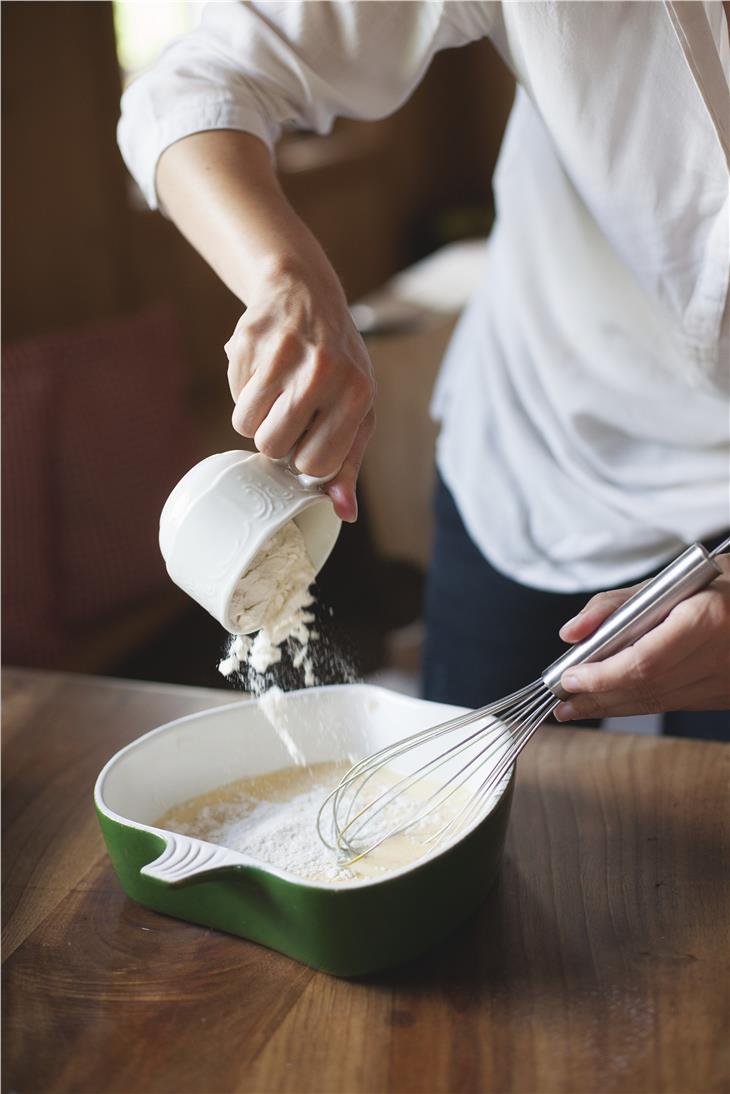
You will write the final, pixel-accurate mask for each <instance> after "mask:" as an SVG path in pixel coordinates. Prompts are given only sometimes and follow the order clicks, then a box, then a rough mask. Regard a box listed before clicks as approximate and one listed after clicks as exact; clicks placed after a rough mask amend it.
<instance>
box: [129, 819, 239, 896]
mask: <svg viewBox="0 0 730 1094" xmlns="http://www.w3.org/2000/svg"><path fill="white" fill-rule="evenodd" d="M157 835H159V836H162V838H163V839H164V840H165V849H164V851H163V852H162V854H161V855H159V856H158V857H157V858H156V859H154V861H153V862H148V863H147V865H146V866H143V867H142V868H141V870H140V874H142V875H143V876H144V877H151V878H154V879H155V881H163V882H165V883H166V884H167V885H184V884H186V883H187V882H188V881H192V880H197V879H199V878H202V877H205V876H206V875H208V874H213V873H217V872H218V871H219V870H226V869H230V868H231V867H232V866H248V865H252V864H251V863H250V861H249V860H248V859H246V858H245V857H244V856H243V855H241V854H239V853H238V852H237V851H229V850H228V849H227V848H226V847H218V846H216V844H214V843H205V842H204V841H203V840H199V839H193V837H192V836H182V835H180V834H179V833H177V832H161V831H157Z"/></svg>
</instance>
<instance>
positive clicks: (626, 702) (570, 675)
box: [555, 555, 730, 722]
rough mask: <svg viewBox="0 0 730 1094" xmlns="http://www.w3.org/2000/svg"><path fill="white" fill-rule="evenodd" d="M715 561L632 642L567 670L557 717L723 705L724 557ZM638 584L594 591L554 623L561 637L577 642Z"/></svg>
mask: <svg viewBox="0 0 730 1094" xmlns="http://www.w3.org/2000/svg"><path fill="white" fill-rule="evenodd" d="M716 561H717V564H718V566H719V567H720V569H721V570H722V574H721V576H720V577H718V578H716V579H715V580H714V581H713V583H712V584H711V585H710V586H709V587H708V588H706V589H703V590H702V591H701V592H699V593H695V594H694V596H691V597H689V599H688V600H684V601H682V603H681V604H678V605H677V606H676V607H675V608H673V609H672V611H671V612H670V613H669V615H668V616H667V618H666V619H665V620H664V622H663V623H660V624H659V626H658V627H654V629H653V630H651V631H649V632H648V634H645V635H644V636H643V637H642V638H639V639H638V641H637V642H635V643H634V644H633V646H629V647H628V649H625V650H622V651H621V652H620V653H616V654H614V655H613V656H612V657H607V658H606V660H605V661H596V662H595V663H593V664H590V665H578V666H576V668H573V669H567V670H566V672H565V673H564V674H563V676H562V679H561V683H562V685H563V687H564V688H565V690H566V691H569V692H570V693H571V696H572V697H571V699H570V701H569V702H563V703H560V704H559V706H558V707H557V709H556V711H555V717H556V718H557V720H558V721H559V722H569V721H572V720H574V719H575V720H580V719H582V718H608V717H622V716H625V715H629V714H660V713H663V712H664V711H668V710H725V709H729V708H730V556H728V555H719V556H718V557H717V559H716ZM639 588H640V586H639V585H635V586H633V587H632V588H630V589H615V590H614V591H613V592H607V593H599V594H598V595H597V596H594V597H593V598H592V599H591V600H589V601H588V603H587V604H586V606H585V608H583V610H582V611H581V612H579V614H578V615H576V616H575V617H574V618H573V619H571V620H569V621H568V622H567V623H566V624H565V625H564V626H563V627H562V628H561V631H560V637H561V638H562V639H563V640H564V641H566V642H570V643H575V642H582V641H583V639H584V638H587V637H588V636H589V635H590V634H592V633H593V632H594V631H595V630H596V628H597V627H598V626H599V625H600V624H601V623H602V622H603V620H604V619H606V617H607V616H609V615H610V614H611V612H613V611H615V609H616V608H618V607H619V606H620V605H621V604H623V603H624V601H625V600H628V598H629V597H630V596H631V595H632V594H633V593H635V592H636V590H637V589H639Z"/></svg>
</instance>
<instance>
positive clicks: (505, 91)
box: [0, 0, 513, 687]
mask: <svg viewBox="0 0 730 1094" xmlns="http://www.w3.org/2000/svg"><path fill="white" fill-rule="evenodd" d="M201 8H202V5H200V4H197V3H185V2H166V3H155V2H147V0H143V2H134V0H131V2H123V3H111V2H106V0H101V2H97V3H85V2H78V3H76V2H64V3H57V2H47V3H46V2H35V0H32V2H24V0H16V2H14V3H6V4H3V5H2V8H1V9H0V13H1V17H2V152H3V164H4V171H3V184H2V185H3V194H2V196H3V202H2V248H3V254H2V257H3V273H4V276H3V286H2V304H3V332H2V334H3V366H2V370H3V400H2V456H3V459H2V518H3V532H4V535H3V544H2V583H3V615H2V627H3V660H4V662H5V663H12V664H16V665H30V666H39V667H44V668H60V669H70V670H74V671H80V672H89V673H107V674H112V675H120V676H131V677H137V678H147V679H159V680H169V681H172V682H182V683H188V684H207V685H212V686H221V687H225V686H228V685H226V683H225V681H224V680H223V679H222V678H221V677H220V676H219V675H218V674H217V672H216V669H215V666H216V662H217V660H218V656H219V654H220V652H221V649H222V647H223V644H224V637H225V636H224V635H223V634H222V632H221V631H220V628H219V627H218V626H217V624H215V623H214V622H213V620H212V619H210V618H209V617H208V616H207V615H206V613H205V612H203V611H202V609H199V608H197V606H196V605H194V604H193V603H192V602H191V601H189V600H188V599H187V598H186V597H185V596H184V595H183V594H182V593H180V592H179V591H178V590H177V589H176V588H175V587H174V586H173V585H172V584H171V582H170V580H169V578H168V577H167V575H166V572H165V569H164V566H163V563H162V560H161V557H160V554H159V550H158V547H157V521H158V517H159V512H160V509H161V507H162V504H163V502H164V500H165V498H166V496H167V494H168V493H169V491H170V489H171V488H172V486H173V485H174V484H175V482H176V481H177V479H178V478H179V477H180V476H181V475H182V474H183V473H184V472H185V471H186V470H187V469H188V467H189V466H191V465H192V464H193V463H194V462H195V461H197V460H198V459H201V458H202V457H203V456H206V455H209V454H210V453H213V452H218V451H224V450H226V449H229V448H239V447H242V446H243V445H242V439H241V438H240V437H239V436H238V435H237V434H236V433H234V431H233V430H232V428H231V425H230V412H231V409H232V407H231V405H230V397H229V394H228V388H227V384H226V375H225V372H226V359H225V354H224V352H223V344H224V343H225V341H226V340H227V339H228V337H229V336H230V334H231V332H232V330H233V327H234V325H235V323H236V321H237V319H238V317H239V315H240V312H241V306H240V304H239V302H238V301H237V300H236V299H235V298H234V297H233V296H232V295H231V294H230V293H229V292H228V290H227V289H226V288H225V287H224V286H223V285H222V284H221V283H220V282H219V281H218V280H217V279H216V277H215V275H214V274H213V273H212V272H211V271H210V270H209V269H208V267H207V266H206V265H205V263H204V262H203V261H202V259H200V258H199V257H198V256H197V255H196V254H195V252H194V251H193V250H192V249H191V248H190V247H189V245H188V244H187V243H186V242H185V241H184V240H183V239H182V237H181V236H179V234H178V233H177V231H176V229H175V228H174V227H173V226H172V225H171V224H170V223H169V222H168V221H166V220H165V219H164V217H163V216H161V215H160V214H159V213H152V212H150V211H149V210H148V209H147V208H146V207H145V205H144V203H143V201H142V198H141V195H140V194H139V192H138V190H137V189H136V187H135V185H134V183H133V182H132V180H131V179H130V178H129V176H128V175H127V173H126V171H125V168H124V165H123V163H122V160H121V158H120V155H119V152H118V150H117V146H116V139H115V128H116V123H117V119H118V115H119V99H120V95H121V92H122V88H123V86H124V85H125V84H126V83H127V82H128V81H130V80H132V79H134V78H135V76H136V75H137V74H138V73H139V72H140V71H141V70H142V69H143V68H144V67H146V66H147V65H148V64H150V63H151V62H152V61H153V60H154V58H155V56H156V55H157V53H158V52H159V50H160V48H162V46H163V45H164V44H165V42H166V41H168V40H169V39H170V38H172V37H174V36H175V35H177V34H180V33H184V32H185V31H186V30H187V29H189V28H190V27H192V26H193V25H194V24H195V23H196V21H197V20H198V19H199V17H200V10H201ZM512 94H513V86H512V79H511V76H510V75H509V74H508V72H507V70H506V69H505V68H504V66H503V65H502V63H501V62H500V60H499V58H498V57H497V55H496V54H495V53H494V51H493V50H492V48H491V46H490V45H489V44H488V43H487V42H481V43H475V44H474V45H471V46H469V47H467V48H462V49H459V50H458V51H446V52H444V53H442V54H440V55H439V56H437V57H436V59H435V60H434V63H433V65H432V66H431V69H430V71H429V72H428V74H427V76H426V78H425V80H424V81H423V83H422V84H421V86H420V87H419V89H418V90H417V92H416V93H415V95H414V96H413V97H412V99H411V100H410V101H409V102H408V103H407V104H406V105H405V106H404V107H403V108H402V109H401V110H400V111H399V112H398V113H396V114H395V115H393V116H392V117H390V118H388V119H386V120H384V121H379V122H375V123H355V122H350V121H341V122H339V123H338V124H337V125H336V127H335V129H334V131H333V132H332V133H331V134H330V135H329V136H326V137H319V136H316V135H312V134H306V133H297V134H294V133H292V134H287V135H286V136H285V137H284V139H283V140H282V142H281V144H280V146H279V149H278V166H279V172H280V175H281V179H282V183H283V186H284V189H285V191H286V193H287V195H288V196H289V198H290V200H291V202H292V203H293V205H294V207H295V208H296V209H297V211H298V212H299V214H300V215H301V216H302V217H303V219H304V220H305V221H306V222H307V224H309V225H310V227H311V228H312V229H313V231H314V232H315V234H316V235H317V236H318V238H319V239H320V240H321V242H322V243H323V245H324V247H325V250H326V251H327V253H328V254H329V256H330V258H331V259H332V262H333V264H334V266H335V268H336V269H337V271H338V273H339V275H340V277H341V278H342V281H343V284H344V286H345V289H346V291H347V294H348V298H349V300H350V301H351V303H352V304H353V306H355V305H357V308H356V310H355V315H356V318H357V321H358V323H359V324H360V325H361V328H362V329H363V331H364V333H365V335H366V339H367V342H368V348H369V350H370V353H371V356H372V359H373V363H374V365H375V369H376V373H377V378H378V385H379V395H378V406H377V410H378V419H379V424H378V431H377V434H376V437H375V439H374V441H373V442H372V444H371V447H370V449H369V451H368V454H367V458H366V462H365V465H364V468H363V474H362V480H361V491H360V493H361V511H362V516H361V519H360V520H359V521H358V523H357V525H355V526H351V527H345V528H343V532H342V535H341V537H340V541H339V543H338V545H337V547H336V550H335V553H334V555H333V556H332V558H331V559H330V561H329V562H328V564H327V566H326V567H325V570H324V571H323V573H322V575H321V581H320V586H321V589H320V596H321V601H322V604H323V605H324V606H325V608H326V609H327V610H328V609H330V608H331V609H332V620H331V622H328V627H330V628H331V629H332V631H333V633H334V634H335V635H336V641H337V642H338V643H339V644H341V645H342V646H343V648H344V649H345V650H346V651H347V653H348V654H349V656H350V657H351V658H352V660H353V662H354V665H355V667H356V670H357V672H358V673H360V674H368V675H372V674H379V675H380V676H383V675H384V674H385V675H387V674H391V675H392V674H393V673H398V674H400V675H401V677H402V679H404V680H406V681H407V680H409V679H414V678H415V677H414V674H415V672H416V671H417V665H418V655H419V648H420V606H421V594H422V587H423V574H424V570H425V565H426V561H427V558H428V551H429V539H430V508H429V502H430V493H431V488H432V480H433V446H434V438H435V431H434V427H433V425H432V424H431V423H430V421H429V419H428V403H429V397H430V393H431V388H432V386H433V381H434V378H435V374H436V371H437V369H438V366H439V363H440V359H441V355H442V353H443V350H444V348H445V345H446V342H447V340H448V337H449V334H450V332H451V330H452V328H453V325H454V322H455V321H456V318H457V317H458V313H459V310H460V308H461V307H462V306H463V303H464V300H465V298H466V296H467V295H468V293H469V290H470V287H471V285H472V284H473V282H474V279H475V277H477V276H478V275H479V268H480V263H481V256H482V251H483V240H484V237H485V236H486V234H487V232H488V230H489V225H490V223H491V216H492V197H491V189H490V180H491V176H492V171H493V168H494V164H495V161H496V158H497V153H498V149H499V143H500V140H501V135H502V131H503V128H504V125H505V122H506V118H507V115H508V113H509V108H510V105H511V101H512ZM406 686H407V684H406Z"/></svg>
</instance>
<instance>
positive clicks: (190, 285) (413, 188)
mask: <svg viewBox="0 0 730 1094" xmlns="http://www.w3.org/2000/svg"><path fill="white" fill-rule="evenodd" d="M2 30H3V34H2V61H3V67H2V84H3V99H2V111H3V119H2V120H3V132H2V143H3V167H4V170H3V195H2V196H3V268H4V274H5V276H4V278H3V322H4V326H3V338H4V340H8V339H14V338H17V337H22V336H24V335H30V334H38V333H47V332H51V331H58V330H63V329H67V328H69V327H73V326H78V325H80V324H83V323H86V322H91V321H94V320H96V319H105V318H109V317H111V316H113V315H116V314H119V313H124V312H125V311H128V310H131V309H134V308H136V307H139V306H142V305H144V304H145V303H146V302H147V301H149V300H150V299H151V298H157V297H159V296H161V295H162V296H164V295H168V296H171V297H172V298H173V299H174V300H175V301H176V303H177V305H178V309H179V312H180V315H181V317H182V319H183V322H184V326H185V333H186V336H187V338H186V341H187V344H188V349H189V353H190V364H191V368H192V370H193V375H194V377H197V378H198V379H207V378H208V377H210V376H212V375H218V369H219V366H220V364H221V352H220V347H221V346H222V344H223V342H224V341H225V340H226V338H227V337H228V334H229V331H230V327H231V325H232V323H233V322H234V321H235V319H236V317H237V315H238V312H239V310H240V308H239V305H238V302H237V301H235V300H234V299H232V298H231V296H230V294H229V293H228V292H227V291H226V290H225V289H224V288H223V287H222V286H220V285H219V284H218V283H217V281H216V279H215V277H214V275H213V274H212V273H210V271H209V270H208V269H207V267H206V266H205V265H204V263H203V262H202V261H201V260H200V259H198V258H197V257H196V256H195V255H194V254H193V253H192V251H191V249H190V248H189V247H188V245H187V244H186V243H184V241H182V240H181V239H180V238H179V237H178V235H177V233H176V232H175V230H174V228H172V226H171V225H170V224H168V223H167V222H165V221H164V219H163V218H162V217H160V216H159V215H157V214H152V213H149V212H147V211H146V210H144V209H141V208H137V207H134V205H133V203H132V202H131V201H130V196H129V186H128V182H127V177H126V172H125V169H124V166H123V164H122V162H121V159H120V156H119V153H118V151H117V147H116V142H115V126H116V121H117V116H118V104H119V95H120V79H119V72H118V69H117V64H116V55H115V49H114V35H113V25H112V8H111V4H109V3H105V2H99V3H91V4H90V3H83V2H65V3H56V2H26V0H19V2H15V3H9V4H3V5H2ZM511 95H512V82H511V78H510V77H509V76H508V74H507V73H506V71H505V69H504V68H503V66H502V65H501V63H500V62H499V61H498V60H497V58H496V56H495V54H494V53H493V51H492V49H491V47H490V46H489V45H488V44H487V43H478V44H475V45H473V46H470V47H468V48H466V49H463V50H458V51H449V52H447V53H444V54H441V55H439V56H438V57H437V58H436V59H435V61H434V64H433V65H432V67H431V70H430V72H429V73H428V75H427V77H426V79H425V80H424V82H423V83H422V85H421V87H420V88H419V89H418V90H417V91H416V93H415V95H414V96H413V97H412V99H411V101H410V102H409V103H407V104H406V106H405V107H403V108H402V109H401V110H400V111H399V112H398V113H397V114H396V115H394V116H393V117H392V118H390V119H387V120H385V121H382V122H377V123H372V124H368V123H351V122H345V123H343V124H342V125H341V126H339V127H338V129H337V130H336V131H335V133H334V135H333V136H332V137H330V138H324V139H316V138H314V139H313V138H304V139H303V138H299V139H298V140H297V139H295V140H293V141H291V142H290V143H289V144H287V145H285V146H284V147H283V149H282V151H281V155H280V163H281V173H282V177H283V181H284V185H285V188H286V190H287V192H288V194H289V196H290V198H291V200H292V201H293V203H294V204H295V206H296V207H297V209H298V210H299V211H300V213H301V214H302V216H303V217H304V219H305V220H307V221H308V223H309V224H310V225H311V226H312V227H313V229H314V230H315V232H316V233H317V234H318V236H319V237H320V238H321V240H322V242H323V244H324V246H325V248H326V249H327V251H328V253H329V254H330V256H331V258H332V260H333V262H334V264H335V266H336V267H337V269H338V271H339V272H340V274H341V276H342V278H343V280H344V282H345V285H346V288H347V291H348V294H349V295H350V297H351V298H355V297H357V296H360V295H361V294H363V293H365V292H367V291H369V290H370V289H373V288H374V287H376V286H377V285H378V284H380V283H381V282H382V281H384V280H385V279H386V278H387V277H389V276H390V275H391V274H392V273H393V272H395V271H396V270H397V269H398V268H400V267H402V266H403V265H404V264H407V263H408V262H409V261H410V260H412V258H413V257H414V253H415V251H414V235H415V234H417V231H416V230H417V227H418V225H419V224H423V223H424V222H425V221H428V219H429V218H430V217H432V216H434V215H435V214H436V213H437V212H438V211H439V210H440V209H443V208H445V207H448V206H450V205H453V204H463V203H478V202H479V201H482V200H483V201H484V202H485V203H486V202H487V201H488V199H489V180H490V176H491V172H492V168H493V165H494V161H495V158H496V154H497V150H498V145H499V140H500V137H501V131H502V128H503V125H504V121H505V118H506V115H507V111H508V109H509V105H510V101H511ZM415 246H416V249H417V244H416V245H415Z"/></svg>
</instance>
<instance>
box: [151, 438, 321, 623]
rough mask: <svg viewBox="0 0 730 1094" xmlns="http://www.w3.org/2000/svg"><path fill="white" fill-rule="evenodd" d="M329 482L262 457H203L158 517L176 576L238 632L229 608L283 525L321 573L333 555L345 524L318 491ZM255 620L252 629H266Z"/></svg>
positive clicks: (169, 568) (163, 546) (163, 544)
mask: <svg viewBox="0 0 730 1094" xmlns="http://www.w3.org/2000/svg"><path fill="white" fill-rule="evenodd" d="M324 481H326V480H322V479H313V478H312V477H311V476H307V475H300V474H298V473H297V472H296V470H293V469H292V468H291V467H290V465H289V463H288V461H287V460H270V459H269V458H268V457H267V456H264V455H262V454H261V453H260V452H244V451H240V450H236V451H233V452H220V453H218V454H217V455H215V456H208V457H207V459H205V460H201V462H200V463H197V464H196V465H195V467H192V468H191V469H190V471H188V472H187V474H186V475H184V476H183V477H182V479H181V480H180V482H179V483H178V484H177V486H176V487H175V489H174V490H173V491H172V493H171V494H170V496H169V498H168V499H167V501H166V502H165V505H164V507H163V510H162V513H161V514H160V550H161V551H162V557H163V558H164V560H165V565H166V566H167V572H168V573H169V575H170V577H171V578H172V580H173V581H174V582H175V584H176V585H179V586H180V588H181V589H184V591H185V592H186V593H188V595H189V596H191V597H192V598H193V600H197V602H198V604H200V605H201V606H202V607H203V608H205V609H206V611H209V612H210V614H211V615H212V616H213V617H214V618H215V619H217V620H218V622H219V623H220V624H221V626H223V627H225V629H226V630H227V631H229V632H230V633H231V634H236V633H237V627H236V624H235V623H234V622H233V619H232V618H231V614H230V607H231V598H232V596H233V592H234V590H235V588H236V585H237V584H238V581H239V578H240V577H241V576H242V575H243V574H244V573H245V571H246V570H247V569H248V567H249V566H250V565H251V562H252V561H253V559H254V557H255V556H256V554H257V553H258V552H259V551H260V550H261V548H262V547H263V546H264V544H265V543H266V541H267V540H268V539H270V537H271V536H272V535H274V533H275V532H277V531H278V530H279V529H280V528H281V527H283V525H285V524H286V523H288V521H290V520H293V521H294V522H295V523H296V524H297V525H298V527H299V529H300V531H301V533H302V536H303V538H304V543H305V546H306V548H307V553H308V554H309V557H310V559H311V560H312V565H313V566H314V569H315V572H319V570H320V569H321V568H322V565H323V564H324V562H325V561H326V559H327V557H328V556H329V553H330V551H331V550H332V548H333V547H334V545H335V541H336V539H337V536H338V535H339V531H340V527H341V521H340V519H339V517H338V516H337V515H336V513H335V511H334V507H333V505H332V502H331V500H330V499H329V497H328V496H327V495H326V494H325V493H324V492H323V491H322V490H321V489H320V486H321V485H322V483H323V482H324ZM254 622H255V623H256V625H255V626H252V627H251V630H252V631H254V630H258V629H259V627H260V625H261V621H259V620H254Z"/></svg>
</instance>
